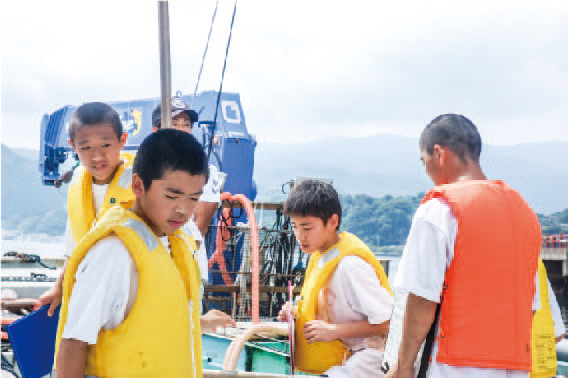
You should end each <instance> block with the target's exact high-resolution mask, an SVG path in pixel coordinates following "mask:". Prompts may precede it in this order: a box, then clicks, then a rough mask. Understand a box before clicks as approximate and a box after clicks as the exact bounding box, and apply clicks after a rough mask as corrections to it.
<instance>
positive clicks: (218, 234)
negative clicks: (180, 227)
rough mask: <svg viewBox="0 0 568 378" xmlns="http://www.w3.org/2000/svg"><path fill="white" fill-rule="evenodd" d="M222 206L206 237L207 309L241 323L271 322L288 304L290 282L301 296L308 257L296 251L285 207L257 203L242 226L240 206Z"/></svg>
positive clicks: (205, 295)
mask: <svg viewBox="0 0 568 378" xmlns="http://www.w3.org/2000/svg"><path fill="white" fill-rule="evenodd" d="M223 194H224V193H223ZM233 199H234V197H233ZM222 207H223V209H222V210H220V211H219V216H218V221H217V222H216V225H215V226H211V227H210V231H209V232H208V234H207V236H208V237H207V241H206V244H207V250H208V264H209V266H208V268H209V283H208V284H207V285H205V287H204V303H205V307H204V310H205V311H207V310H208V309H210V308H216V309H218V310H221V311H224V312H226V313H228V314H230V315H231V316H232V317H233V318H234V319H235V320H238V321H247V320H253V321H254V318H255V315H256V314H258V318H257V319H259V320H260V319H262V318H273V317H275V316H276V315H277V314H278V310H279V309H280V307H281V306H282V305H283V304H284V302H285V301H286V300H288V297H287V295H286V294H287V292H288V290H287V286H288V281H292V283H293V284H294V285H295V286H296V288H295V290H294V293H295V294H299V292H300V288H301V284H302V283H303V275H304V267H305V266H306V264H307V256H306V255H305V254H304V253H302V251H301V250H300V248H298V247H297V243H296V240H295V238H294V234H293V231H292V229H291V226H290V224H289V220H288V219H287V218H286V217H285V216H284V215H283V214H282V204H281V203H253V204H252V206H249V211H247V213H246V218H245V220H244V222H243V221H242V220H241V219H240V218H241V217H242V215H243V211H242V209H243V208H245V206H243V205H242V204H241V203H237V202H235V201H232V200H227V201H224V202H223V206H222ZM257 219H258V220H259V222H258V224H257ZM255 260H256V261H255ZM256 311H258V312H256Z"/></svg>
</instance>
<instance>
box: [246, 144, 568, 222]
mask: <svg viewBox="0 0 568 378" xmlns="http://www.w3.org/2000/svg"><path fill="white" fill-rule="evenodd" d="M567 162H568V142H552V143H529V144H521V145H515V146H491V145H484V150H483V151H482V153H481V163H482V166H483V168H484V170H485V172H486V174H487V175H488V177H489V178H492V179H502V180H505V181H507V182H508V183H509V184H510V185H511V186H512V187H514V188H516V189H517V190H519V191H520V192H521V193H522V194H523V195H524V196H525V198H526V199H527V201H528V202H529V203H530V204H531V205H532V206H533V207H534V208H535V210H536V211H537V212H541V213H546V214H548V213H552V212H556V211H561V210H563V209H565V208H567V207H568V190H567V189H568V169H566V163H567ZM297 176H306V177H328V178H332V179H333V181H334V184H335V185H336V187H337V188H338V190H339V191H340V192H342V193H343V194H362V193H364V194H368V195H371V196H384V195H386V194H390V195H393V196H401V195H415V194H416V193H418V192H426V191H428V189H429V188H430V187H431V186H432V184H431V182H430V179H429V178H428V177H427V176H426V174H425V173H424V170H423V168H422V165H421V163H420V158H419V151H418V139H416V138H406V137H401V136H395V135H389V134H380V135H376V136H373V137H368V138H333V139H326V140H321V141H317V142H309V143H298V144H275V143H265V144H262V143H259V144H258V146H257V151H256V157H255V174H254V177H255V180H256V182H257V185H258V188H259V194H260V195H261V196H263V197H266V198H274V197H281V198H283V196H284V195H283V194H280V193H281V186H282V184H283V183H285V182H287V181H289V180H290V179H292V178H294V177H297Z"/></svg>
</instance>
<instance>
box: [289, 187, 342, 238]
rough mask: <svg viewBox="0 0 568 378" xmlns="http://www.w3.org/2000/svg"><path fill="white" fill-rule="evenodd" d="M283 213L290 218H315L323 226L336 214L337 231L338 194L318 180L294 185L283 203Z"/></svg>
mask: <svg viewBox="0 0 568 378" xmlns="http://www.w3.org/2000/svg"><path fill="white" fill-rule="evenodd" d="M284 213H285V214H287V215H290V216H294V215H299V216H302V217H306V216H312V217H317V218H320V219H321V220H322V221H323V223H324V224H327V221H328V220H329V218H331V216H332V215H333V214H337V215H338V216H339V223H338V224H337V229H338V230H339V226H340V225H341V202H340V201H339V194H337V191H336V190H335V189H334V188H333V186H331V184H328V183H326V182H323V181H319V180H305V181H302V182H301V183H299V184H298V185H296V186H295V187H294V189H292V191H290V194H289V195H288V198H286V202H284Z"/></svg>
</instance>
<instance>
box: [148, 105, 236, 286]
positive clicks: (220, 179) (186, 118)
mask: <svg viewBox="0 0 568 378" xmlns="http://www.w3.org/2000/svg"><path fill="white" fill-rule="evenodd" d="M197 120H198V115H197V113H196V112H195V110H193V109H190V108H189V106H187V104H186V103H185V102H183V100H182V99H181V98H180V97H174V98H172V127H173V128H174V129H177V130H181V131H185V132H186V133H189V134H191V130H192V129H193V124H194V123H195V122H197ZM161 127H162V111H161V106H160V105H158V106H157V107H156V108H155V109H154V111H153V112H152V131H153V132H154V131H157V130H160V129H161ZM224 181H225V174H224V173H223V172H219V171H218V170H217V167H215V166H214V165H212V164H209V179H208V180H207V183H206V184H205V187H204V188H203V194H202V195H201V197H199V203H198V204H197V208H196V209H195V213H194V215H193V218H192V219H190V220H189V221H188V222H187V224H185V225H184V230H185V231H186V232H187V233H189V234H190V235H191V236H193V238H194V239H195V242H196V243H197V247H198V249H199V250H198V262H199V269H200V271H201V279H202V280H203V281H205V282H206V281H208V280H209V273H208V268H207V252H206V250H205V240H204V236H205V235H206V234H207V231H209V225H210V224H211V221H212V220H213V215H214V214H215V211H217V208H218V207H219V202H221V187H222V186H223V183H224Z"/></svg>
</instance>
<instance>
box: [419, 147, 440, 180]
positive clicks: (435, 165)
mask: <svg viewBox="0 0 568 378" xmlns="http://www.w3.org/2000/svg"><path fill="white" fill-rule="evenodd" d="M420 161H421V162H422V165H423V166H424V169H425V170H426V174H427V175H428V177H430V180H432V182H433V183H434V185H442V184H446V182H445V180H444V177H445V176H444V174H443V167H442V165H441V163H440V155H439V151H438V150H436V149H434V151H433V152H432V154H428V152H427V151H426V149H424V148H421V149H420Z"/></svg>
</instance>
